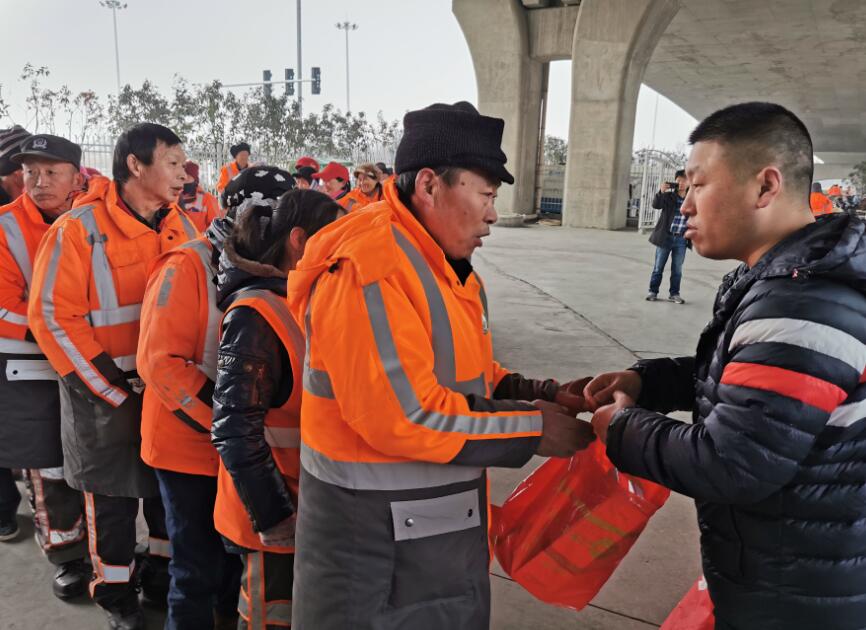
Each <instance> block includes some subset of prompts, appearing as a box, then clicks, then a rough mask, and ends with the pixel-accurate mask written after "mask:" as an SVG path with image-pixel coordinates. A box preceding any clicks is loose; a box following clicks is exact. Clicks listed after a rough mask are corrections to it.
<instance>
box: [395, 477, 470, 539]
mask: <svg viewBox="0 0 866 630" xmlns="http://www.w3.org/2000/svg"><path fill="white" fill-rule="evenodd" d="M479 504H480V501H479V496H478V488H474V489H472V490H466V491H465V492H457V493H455V494H446V495H444V496H441V497H430V498H429V499H415V500H412V501H392V502H391V519H392V522H393V523H394V540H396V541H400V540H416V539H418V538H427V537H428V536H439V535H440V534H450V533H452V532H459V531H462V530H464V529H471V528H473V527H480V526H481V510H480V509H479V507H480V505H479Z"/></svg>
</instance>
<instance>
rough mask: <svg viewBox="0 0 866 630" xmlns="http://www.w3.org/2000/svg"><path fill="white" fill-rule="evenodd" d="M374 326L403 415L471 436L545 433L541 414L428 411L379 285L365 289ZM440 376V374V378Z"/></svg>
mask: <svg viewBox="0 0 866 630" xmlns="http://www.w3.org/2000/svg"><path fill="white" fill-rule="evenodd" d="M363 292H364V301H365V303H366V306H367V314H368V315H369V317H370V326H371V327H372V329H373V336H374V338H375V340H376V349H377V350H378V352H379V359H380V361H381V362H382V366H383V367H384V368H385V374H386V375H387V377H388V381H389V382H390V384H391V389H392V390H394V394H395V395H396V396H397V400H398V401H399V402H400V406H401V408H402V410H403V414H404V415H405V416H406V417H407V418H408V419H409V420H410V421H411V422H413V423H415V424H419V425H422V426H425V427H427V428H428V429H432V430H434V431H443V432H452V433H468V434H471V435H490V434H509V433H533V432H538V431H541V414H534V415H522V414H520V415H513V416H500V415H480V416H465V415H446V414H443V413H439V412H437V411H427V410H426V409H423V408H422V407H421V403H420V402H419V400H418V397H417V396H416V395H415V390H414V389H413V387H412V383H411V382H410V381H409V377H408V376H407V374H406V371H405V369H404V368H403V364H402V363H401V362H400V357H399V355H398V354H397V346H396V345H395V343H394V337H393V335H392V333H391V324H390V322H389V321H388V314H387V312H386V311H385V302H384V299H383V298H382V289H381V287H380V285H379V283H378V282H374V283H372V284H368V285H367V286H365V287H364V288H363ZM437 376H438V375H437Z"/></svg>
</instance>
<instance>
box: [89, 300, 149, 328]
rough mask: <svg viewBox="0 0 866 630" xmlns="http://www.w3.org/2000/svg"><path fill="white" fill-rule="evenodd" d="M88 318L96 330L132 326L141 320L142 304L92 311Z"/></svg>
mask: <svg viewBox="0 0 866 630" xmlns="http://www.w3.org/2000/svg"><path fill="white" fill-rule="evenodd" d="M87 318H88V319H89V320H90V324H91V326H93V327H94V328H99V327H100V326H117V325H118V324H132V323H135V322H137V321H138V320H140V319H141V304H127V305H126V306H118V307H117V308H111V309H105V308H98V309H96V310H93V311H90V313H88V315H87Z"/></svg>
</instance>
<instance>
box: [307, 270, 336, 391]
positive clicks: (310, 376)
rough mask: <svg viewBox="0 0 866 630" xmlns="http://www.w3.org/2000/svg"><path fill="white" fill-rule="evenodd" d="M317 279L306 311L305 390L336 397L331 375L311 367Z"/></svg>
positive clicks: (311, 290)
mask: <svg viewBox="0 0 866 630" xmlns="http://www.w3.org/2000/svg"><path fill="white" fill-rule="evenodd" d="M318 283H319V281H318V280H316V281H315V282H314V283H313V286H312V288H311V289H310V297H309V299H308V300H307V312H306V313H304V331H305V333H306V335H305V339H304V390H305V391H307V392H309V393H311V394H312V395H313V396H318V397H319V398H328V399H330V400H333V399H334V388H333V387H332V386H331V376H330V374H328V373H327V372H326V371H324V370H317V369H314V368H311V367H310V340H311V339H312V338H313V329H312V325H311V323H310V313H311V311H312V308H313V295H315V293H316V285H317V284H318Z"/></svg>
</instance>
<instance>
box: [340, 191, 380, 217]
mask: <svg viewBox="0 0 866 630" xmlns="http://www.w3.org/2000/svg"><path fill="white" fill-rule="evenodd" d="M373 193H374V194H373V196H372V197H370V196H368V195H365V194H364V191H362V190H361V189H360V188H353V189H352V190H350V191H349V192H348V193H347V194H346V195H345V196H344V197H341V198H340V199H339V201H337V203H339V204H340V205H341V206H343V207H344V208H345V209H346V212H354V211H355V210H360V209H361V208H364V207H366V206H369V205H370V204H371V203H376V202H377V201H382V188H381V187H377V188H375V189H374V191H373Z"/></svg>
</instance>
